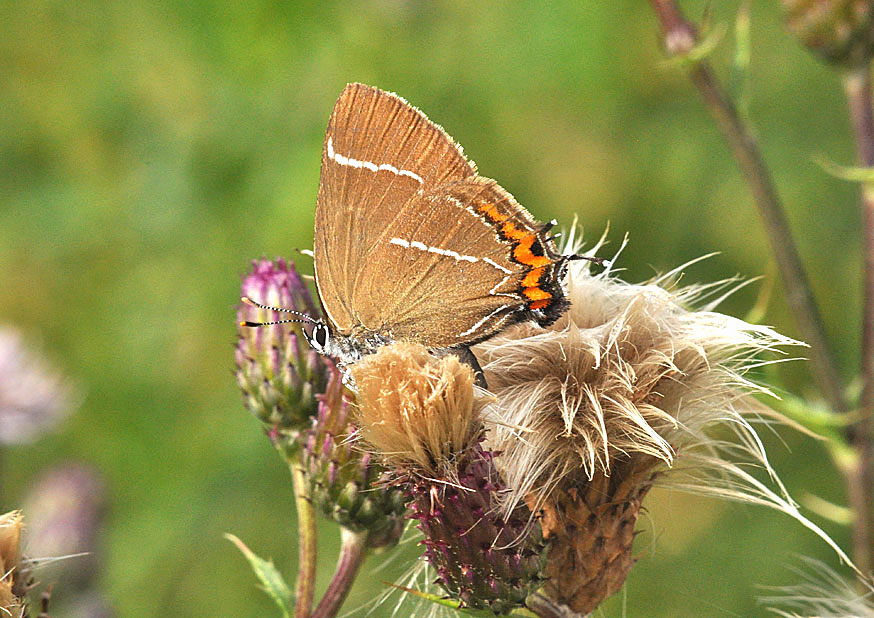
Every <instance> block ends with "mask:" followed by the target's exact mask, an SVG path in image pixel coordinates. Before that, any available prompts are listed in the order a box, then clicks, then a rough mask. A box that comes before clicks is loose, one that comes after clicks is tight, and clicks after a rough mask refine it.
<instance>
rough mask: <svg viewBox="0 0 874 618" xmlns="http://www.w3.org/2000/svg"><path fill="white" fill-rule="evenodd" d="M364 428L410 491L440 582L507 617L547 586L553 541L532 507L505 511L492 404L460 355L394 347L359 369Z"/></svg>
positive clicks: (468, 602)
mask: <svg viewBox="0 0 874 618" xmlns="http://www.w3.org/2000/svg"><path fill="white" fill-rule="evenodd" d="M352 373H353V376H354V378H355V383H356V384H357V385H358V407H359V422H360V424H361V432H362V435H363V437H364V440H365V441H366V443H368V444H369V445H370V446H372V447H374V448H375V449H376V451H377V452H378V453H379V454H380V457H381V458H382V459H383V461H385V462H386V464H387V466H389V468H390V469H391V470H392V474H393V476H394V478H395V482H397V483H398V484H399V485H400V486H401V487H403V488H404V490H405V491H406V492H407V494H408V496H409V500H410V502H411V513H412V514H411V517H412V518H413V519H414V520H417V522H418V526H417V527H418V529H419V530H421V532H422V534H423V535H424V537H425V538H424V540H423V541H422V544H423V545H424V547H425V557H426V558H427V560H428V562H429V563H430V564H431V565H432V566H433V567H434V569H435V570H436V572H437V574H438V579H437V583H438V584H439V585H441V586H442V587H443V588H444V590H445V591H446V592H447V593H449V594H450V595H451V596H452V598H454V599H456V600H458V601H460V602H461V604H462V605H463V606H464V607H470V608H475V609H490V610H492V611H494V612H495V613H506V612H508V611H510V610H512V609H514V608H518V607H522V606H524V603H525V599H526V598H527V597H528V595H529V594H531V593H532V592H534V591H535V590H537V589H538V588H539V587H540V586H541V585H542V583H543V579H542V576H541V571H542V568H543V563H544V559H545V545H544V543H543V541H542V537H541V535H540V530H539V524H538V522H537V521H536V520H535V519H534V518H533V517H532V516H531V513H530V512H529V511H528V509H527V507H526V506H525V505H524V504H522V505H519V506H517V508H515V509H513V510H511V511H510V512H508V513H503V514H502V513H500V512H499V511H498V510H497V509H496V504H497V495H498V494H500V493H501V492H503V491H505V490H506V487H505V485H504V483H503V480H502V479H501V475H500V474H499V473H498V470H497V468H496V466H495V464H494V459H495V455H494V453H491V452H489V451H487V450H485V449H483V448H482V445H481V442H482V438H483V433H484V426H483V422H482V419H481V413H482V411H483V406H484V404H485V400H484V399H483V398H481V397H476V396H475V393H474V386H473V372H472V371H471V369H470V367H468V366H467V365H464V364H462V363H461V362H460V361H459V360H458V358H457V357H455V356H445V357H443V358H441V359H439V360H438V359H436V358H434V357H432V356H431V355H430V354H429V353H428V352H427V351H426V350H425V349H424V348H423V347H422V346H418V345H413V344H401V343H398V344H393V345H390V346H386V347H383V348H381V349H380V351H379V352H377V353H376V354H373V355H371V356H368V357H367V358H366V359H364V360H362V361H360V362H359V363H357V364H355V365H354V366H353V367H352Z"/></svg>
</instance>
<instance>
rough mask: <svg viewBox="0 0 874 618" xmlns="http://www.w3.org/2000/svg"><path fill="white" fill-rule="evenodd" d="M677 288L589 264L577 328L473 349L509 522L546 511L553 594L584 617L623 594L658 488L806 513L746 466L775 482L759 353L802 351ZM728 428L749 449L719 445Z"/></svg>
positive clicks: (578, 285)
mask: <svg viewBox="0 0 874 618" xmlns="http://www.w3.org/2000/svg"><path fill="white" fill-rule="evenodd" d="M671 278H672V275H668V276H666V277H662V278H660V279H657V280H655V281H652V282H650V283H647V284H643V285H632V284H627V283H624V282H621V281H619V280H616V279H614V278H612V277H611V276H610V275H609V273H608V272H605V273H602V274H600V275H598V276H590V275H589V274H588V273H587V271H586V269H585V267H580V266H579V265H576V266H574V267H573V268H572V272H571V274H570V283H569V298H570V300H571V307H570V310H569V312H568V314H567V315H566V316H565V317H564V318H562V319H561V320H560V321H559V322H557V323H556V324H555V325H553V326H552V327H550V328H548V329H543V328H539V327H536V326H533V325H520V326H518V327H516V328H514V329H510V330H508V331H506V332H505V333H504V334H501V335H499V336H497V337H495V338H493V339H490V340H487V341H486V342H484V343H482V344H480V345H479V346H478V347H477V348H475V349H474V351H475V353H476V354H477V357H478V358H479V359H480V362H481V363H482V365H483V367H484V370H485V374H486V378H487V380H488V383H489V386H490V388H491V389H492V391H493V392H494V394H495V395H496V397H497V404H496V414H497V415H498V417H499V419H500V420H499V422H498V423H495V424H494V426H493V428H492V431H491V432H490V434H489V441H488V447H489V448H490V449H491V450H492V451H496V452H501V453H502V457H500V458H499V459H497V460H496V463H497V465H498V468H499V470H500V472H501V475H502V477H503V479H504V480H505V481H506V484H507V485H508V487H510V488H511V491H509V492H507V493H506V494H504V495H503V496H502V500H503V511H502V512H504V513H507V512H511V511H512V510H513V509H515V508H517V505H519V504H521V503H523V502H527V503H528V504H531V505H532V508H534V509H537V510H542V511H543V512H544V517H543V521H542V528H543V532H544V536H545V537H547V538H549V539H551V540H552V541H553V543H552V550H551V552H550V556H549V561H548V564H547V569H546V574H547V577H548V579H547V583H546V587H545V591H546V592H547V593H548V594H549V596H551V597H552V598H553V599H555V600H556V601H559V602H561V603H563V604H566V605H568V606H569V607H571V608H572V609H573V610H574V611H577V612H581V613H588V612H591V611H592V610H593V609H594V608H595V607H597V606H598V605H599V604H600V603H601V602H602V601H603V600H604V599H606V598H607V597H608V596H610V595H611V594H613V593H615V592H616V591H617V590H619V589H620V588H621V586H622V584H623V583H624V581H625V578H626V577H627V575H628V573H629V571H630V569H631V567H632V565H633V563H634V558H633V556H632V554H631V549H632V541H633V539H634V528H635V524H636V522H637V518H638V515H639V513H640V508H641V504H642V502H643V499H644V498H645V496H646V494H647V492H648V491H649V490H650V488H651V487H652V486H653V484H654V483H655V482H657V481H659V482H663V483H670V484H673V485H675V486H683V487H686V488H688V487H689V486H690V485H693V486H694V487H695V489H696V490H699V491H708V492H711V493H717V494H719V495H722V496H725V497H732V498H737V499H746V500H749V501H754V502H764V503H768V504H771V505H772V506H777V507H778V508H780V509H782V510H784V511H787V512H790V513H792V514H793V515H797V511H796V510H795V507H794V505H793V504H792V503H791V502H790V501H789V500H788V498H786V497H785V496H782V495H780V494H778V493H774V492H770V490H767V488H765V487H764V485H762V484H761V483H758V481H756V480H755V479H754V478H753V477H751V476H750V475H749V474H748V473H747V472H745V471H744V470H743V468H741V467H740V465H739V463H740V461H738V459H737V457H738V454H739V453H740V455H741V457H742V459H744V460H745V461H748V462H753V463H757V464H759V465H761V466H763V467H765V468H766V469H767V470H768V471H769V472H770V471H771V470H770V467H769V466H768V464H767V460H766V458H765V454H764V452H763V451H762V450H761V446H760V443H759V441H758V437H757V436H756V434H755V432H754V430H753V429H752V427H751V426H750V424H749V421H748V420H747V417H748V416H749V415H752V414H754V411H753V406H752V405H751V404H752V402H751V401H750V400H749V399H748V398H747V395H748V394H749V393H755V392H767V391H766V390H765V389H764V388H761V387H758V386H756V385H755V384H753V383H752V382H750V381H749V380H747V379H746V378H744V377H743V374H744V372H745V371H746V370H747V369H748V368H749V367H750V366H752V364H753V363H752V360H753V359H754V358H755V357H756V356H757V355H758V354H759V353H760V352H763V351H767V350H773V349H775V348H778V347H779V346H784V345H791V344H794V343H796V342H794V341H793V340H791V339H788V338H786V337H782V336H780V335H779V334H777V333H776V332H774V331H773V330H771V329H769V328H767V327H762V326H754V325H750V324H747V323H745V322H743V321H741V320H737V319H735V318H731V317H729V316H726V315H722V314H719V313H715V312H714V311H712V306H705V307H703V308H702V309H700V310H697V311H695V310H691V309H690V308H689V305H690V303H692V302H693V301H694V300H696V299H699V298H701V297H702V296H703V295H705V294H706V293H708V292H711V293H712V292H714V289H712V286H711V288H708V287H697V288H696V287H689V288H685V289H676V290H673V291H671V290H669V289H667V287H666V286H668V285H669V284H670V282H671ZM717 427H719V428H725V427H728V428H729V429H730V430H731V431H733V432H734V433H735V434H736V436H737V438H738V440H737V444H731V445H730V444H727V443H725V442H723V441H720V440H718V439H717V438H714V437H711V435H712V431H713V430H714V429H716V428H717ZM683 471H686V472H688V473H689V474H688V475H684V474H683V473H682V472H683ZM690 479H697V482H694V483H693V482H691V480H690ZM797 517H798V518H799V519H803V518H801V516H800V515H797ZM804 521H806V520H804ZM807 523H809V522H807ZM805 525H807V524H805Z"/></svg>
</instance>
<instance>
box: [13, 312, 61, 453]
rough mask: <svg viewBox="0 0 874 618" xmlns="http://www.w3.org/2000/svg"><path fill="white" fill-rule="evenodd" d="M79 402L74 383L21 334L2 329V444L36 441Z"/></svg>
mask: <svg viewBox="0 0 874 618" xmlns="http://www.w3.org/2000/svg"><path fill="white" fill-rule="evenodd" d="M76 399H77V397H76V395H75V388H74V387H73V386H72V385H71V383H70V382H69V381H68V380H67V379H66V378H64V377H63V376H61V375H59V374H57V373H56V372H55V371H54V370H52V369H51V368H49V367H48V366H47V364H46V362H45V361H44V360H43V359H42V358H41V357H40V356H39V355H37V354H36V353H35V352H34V351H32V350H31V349H29V348H28V347H27V346H26V345H25V344H24V342H23V340H22V337H21V335H20V334H19V333H18V332H17V331H15V330H13V329H11V328H2V329H0V444H25V443H28V442H32V441H33V440H36V439H37V438H39V437H40V436H41V435H43V434H44V433H46V432H48V431H51V430H52V429H54V428H55V427H56V426H57V425H58V424H59V423H60V422H61V421H62V420H63V419H64V418H66V417H67V415H69V414H70V413H71V412H72V411H73V410H75V409H76Z"/></svg>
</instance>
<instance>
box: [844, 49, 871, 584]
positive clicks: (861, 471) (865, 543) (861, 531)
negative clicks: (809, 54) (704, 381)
mask: <svg viewBox="0 0 874 618" xmlns="http://www.w3.org/2000/svg"><path fill="white" fill-rule="evenodd" d="M844 91H845V93H846V97H847V104H848V107H849V110H850V121H851V122H852V125H853V135H854V137H855V140H856V152H857V158H858V161H859V165H860V166H862V167H868V168H874V102H872V93H871V67H870V65H869V64H865V65H864V66H862V67H859V68H857V69H855V70H853V71H851V72H849V73H847V74H846V75H845V76H844ZM860 205H861V211H862V212H861V215H862V216H861V219H862V236H863V251H864V284H863V294H864V300H863V307H862V363H861V371H862V401H861V408H862V415H861V418H860V420H859V421H858V422H857V423H855V424H853V425H852V426H851V427H850V430H849V432H848V439H849V442H850V444H852V446H853V450H854V451H855V454H856V457H855V459H854V460H853V461H852V462H851V465H850V467H849V470H847V477H848V484H849V501H850V505H851V506H852V507H853V511H854V514H855V519H854V522H853V560H854V561H855V562H856V566H858V567H859V569H860V570H861V571H862V572H863V573H868V572H869V571H870V570H871V567H872V564H874V524H872V518H874V431H872V419H874V186H872V184H871V183H864V184H863V185H862V191H861V197H860Z"/></svg>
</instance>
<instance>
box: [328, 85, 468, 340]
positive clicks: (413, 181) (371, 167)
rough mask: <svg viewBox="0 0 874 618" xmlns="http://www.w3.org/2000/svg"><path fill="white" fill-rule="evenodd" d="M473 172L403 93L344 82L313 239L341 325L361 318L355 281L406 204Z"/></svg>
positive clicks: (331, 315)
mask: <svg viewBox="0 0 874 618" xmlns="http://www.w3.org/2000/svg"><path fill="white" fill-rule="evenodd" d="M475 174H476V168H475V167H474V166H473V164H472V163H470V162H468V161H467V159H465V157H464V155H463V154H462V152H461V149H460V148H459V147H458V146H457V145H456V144H455V142H453V141H452V139H451V138H450V137H449V136H448V135H447V134H446V133H445V132H444V131H443V130H442V129H441V128H440V127H438V126H437V125H435V124H433V123H432V122H430V121H429V120H428V119H427V118H426V117H425V115H424V114H422V113H421V112H419V111H418V110H417V109H415V108H413V107H412V106H410V105H409V104H407V103H406V102H405V101H404V100H403V99H401V98H399V97H397V96H396V95H393V94H390V93H386V92H383V91H381V90H378V89H376V88H372V87H369V86H365V85H363V84H350V85H349V86H347V87H346V89H345V90H344V91H343V92H342V94H341V95H340V98H339V99H338V100H337V103H336V105H335V106H334V111H333V113H332V115H331V119H330V121H329V123H328V130H327V134H326V136H325V143H324V147H323V150H322V173H321V181H320V186H319V199H318V206H317V208H316V226H315V228H316V231H315V239H314V244H313V251H314V255H315V268H316V278H317V284H318V290H319V295H320V297H321V299H322V304H323V305H324V308H325V311H326V313H327V314H328V316H329V318H330V320H331V322H332V323H333V325H334V326H335V328H337V329H338V330H340V331H345V330H348V329H349V328H351V327H352V326H353V325H354V324H355V322H356V321H357V318H356V313H357V312H358V311H359V310H360V309H362V308H361V307H357V306H355V304H354V301H353V299H354V298H355V296H356V295H355V293H354V282H355V281H356V279H357V278H358V274H359V272H361V270H362V269H364V268H366V267H367V262H368V260H370V259H373V258H372V256H369V255H368V254H370V253H371V250H372V247H373V242H374V240H375V238H376V237H378V236H379V235H380V234H381V233H382V232H383V231H384V230H385V229H386V228H387V227H389V226H391V225H392V224H393V222H394V221H396V219H397V216H398V213H399V212H400V211H401V209H402V208H403V207H404V205H405V204H406V203H407V202H408V201H409V200H410V199H411V198H412V197H413V196H414V195H420V194H423V193H426V192H429V191H431V190H433V188H434V187H435V186H438V185H441V184H444V183H447V182H452V181H457V180H460V179H462V178H465V177H468V176H473V175H475ZM382 276H383V277H388V276H391V275H390V273H385V272H384V273H382ZM363 309H364V310H365V311H366V312H369V311H370V307H364V308H363Z"/></svg>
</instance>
